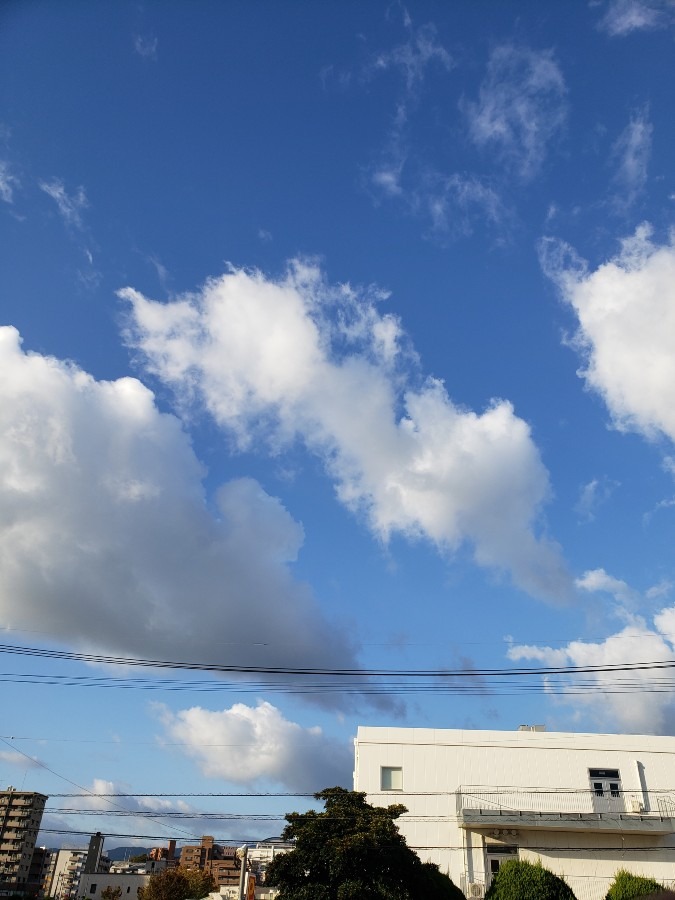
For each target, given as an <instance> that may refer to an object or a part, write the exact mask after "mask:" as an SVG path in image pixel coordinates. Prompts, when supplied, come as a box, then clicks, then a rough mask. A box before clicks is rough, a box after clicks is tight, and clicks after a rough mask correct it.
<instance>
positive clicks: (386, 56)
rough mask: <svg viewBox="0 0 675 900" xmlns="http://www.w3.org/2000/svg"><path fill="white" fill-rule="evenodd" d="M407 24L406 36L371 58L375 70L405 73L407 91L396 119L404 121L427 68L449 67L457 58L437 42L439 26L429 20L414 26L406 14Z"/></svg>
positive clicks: (404, 79) (405, 90)
mask: <svg viewBox="0 0 675 900" xmlns="http://www.w3.org/2000/svg"><path fill="white" fill-rule="evenodd" d="M404 26H405V28H406V31H407V33H408V36H407V40H406V41H405V42H404V43H403V44H399V45H398V46H397V47H394V48H393V49H392V50H388V51H385V52H383V53H379V54H378V55H377V56H376V57H375V58H374V60H373V61H372V63H371V65H370V68H371V69H372V71H373V72H384V71H387V70H388V69H394V70H397V71H398V72H399V73H400V74H401V75H402V77H403V82H404V94H403V96H402V98H401V100H400V101H399V103H398V106H397V121H398V122H399V123H402V122H404V121H405V119H406V118H407V113H408V105H409V103H410V102H411V101H413V100H416V99H417V91H418V90H419V89H420V87H421V86H422V84H423V83H424V79H425V77H426V73H427V69H428V68H429V66H430V65H432V64H437V65H439V66H441V68H443V69H446V70H450V69H452V68H453V66H454V62H453V59H452V57H451V56H450V54H449V53H448V51H447V50H446V49H445V48H444V47H443V46H442V45H441V44H440V43H439V42H438V34H437V31H436V27H435V26H434V25H433V24H431V23H428V24H426V25H422V26H420V27H419V28H415V27H414V26H413V24H412V21H411V19H410V18H409V17H407V18H406V19H405V21H404Z"/></svg>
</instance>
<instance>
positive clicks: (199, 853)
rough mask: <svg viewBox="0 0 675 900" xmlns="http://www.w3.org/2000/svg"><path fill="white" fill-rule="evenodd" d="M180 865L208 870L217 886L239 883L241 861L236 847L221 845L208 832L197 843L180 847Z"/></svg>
mask: <svg viewBox="0 0 675 900" xmlns="http://www.w3.org/2000/svg"><path fill="white" fill-rule="evenodd" d="M180 865H181V866H183V867H185V868H186V869H202V870H203V871H205V872H210V873H211V875H213V877H214V879H215V882H216V884H217V885H218V887H221V886H226V885H236V884H239V872H240V869H241V863H240V861H239V858H238V857H237V849H236V847H221V846H220V844H215V843H214V841H213V838H212V837H211V835H208V834H207V835H204V836H203V837H202V839H201V841H200V843H199V844H198V845H188V846H185V847H182V848H181V851H180Z"/></svg>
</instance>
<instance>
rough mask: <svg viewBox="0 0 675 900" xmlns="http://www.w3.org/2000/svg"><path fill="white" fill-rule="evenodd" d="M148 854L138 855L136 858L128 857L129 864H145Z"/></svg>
mask: <svg viewBox="0 0 675 900" xmlns="http://www.w3.org/2000/svg"><path fill="white" fill-rule="evenodd" d="M147 861H148V854H147V853H138V854H137V855H136V856H130V857H129V862H147Z"/></svg>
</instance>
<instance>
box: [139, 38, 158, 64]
mask: <svg viewBox="0 0 675 900" xmlns="http://www.w3.org/2000/svg"><path fill="white" fill-rule="evenodd" d="M133 45H134V51H135V52H136V53H137V54H138V56H140V57H141V58H142V59H146V60H148V61H150V62H157V51H158V49H159V39H158V38H157V37H156V36H155V35H151V34H150V35H144V34H135V35H134V37H133Z"/></svg>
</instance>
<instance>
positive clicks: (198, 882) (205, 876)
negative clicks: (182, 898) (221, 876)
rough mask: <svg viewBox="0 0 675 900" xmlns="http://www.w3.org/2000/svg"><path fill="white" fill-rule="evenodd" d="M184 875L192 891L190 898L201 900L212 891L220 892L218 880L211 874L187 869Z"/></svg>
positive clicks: (200, 870)
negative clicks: (200, 899)
mask: <svg viewBox="0 0 675 900" xmlns="http://www.w3.org/2000/svg"><path fill="white" fill-rule="evenodd" d="M184 874H185V877H186V878H187V882H188V887H189V889H190V893H189V894H188V897H193V898H196V900H199V898H201V897H206V895H207V894H210V893H211V891H217V890H218V885H217V884H216V880H215V878H214V877H213V875H212V874H211V873H210V872H205V871H204V870H203V869H185V870H184Z"/></svg>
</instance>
